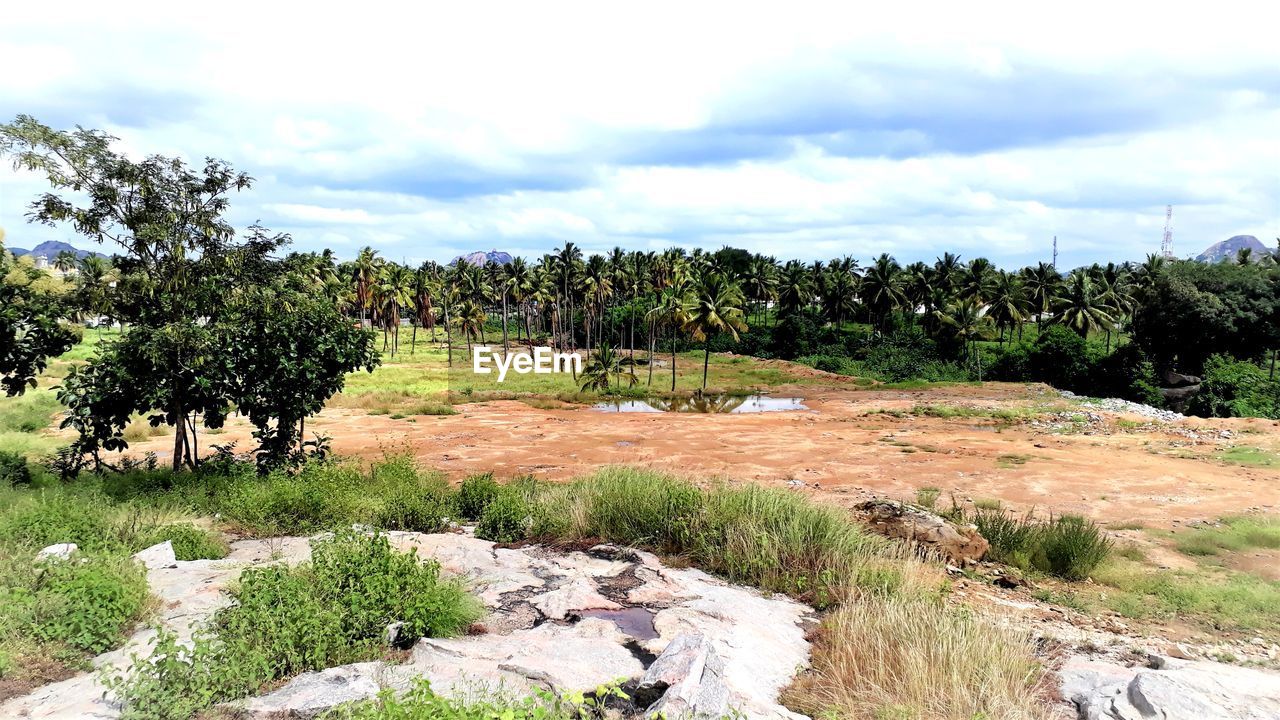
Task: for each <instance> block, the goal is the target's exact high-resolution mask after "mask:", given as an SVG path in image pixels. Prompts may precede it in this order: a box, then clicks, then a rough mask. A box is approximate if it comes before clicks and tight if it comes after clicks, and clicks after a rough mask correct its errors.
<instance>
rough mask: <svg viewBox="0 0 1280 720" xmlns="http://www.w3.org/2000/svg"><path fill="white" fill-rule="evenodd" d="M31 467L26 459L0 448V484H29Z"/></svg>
mask: <svg viewBox="0 0 1280 720" xmlns="http://www.w3.org/2000/svg"><path fill="white" fill-rule="evenodd" d="M30 484H31V468H30V467H28V466H27V459H26V458H25V457H23V456H21V455H19V454H18V453H12V452H7V451H5V450H0V486H3V485H30Z"/></svg>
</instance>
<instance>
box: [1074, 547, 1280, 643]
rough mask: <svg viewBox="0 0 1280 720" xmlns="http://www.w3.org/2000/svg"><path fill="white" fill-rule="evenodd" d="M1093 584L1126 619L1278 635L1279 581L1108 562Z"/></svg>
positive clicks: (1225, 572) (1213, 571)
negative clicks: (1101, 587) (1176, 621)
mask: <svg viewBox="0 0 1280 720" xmlns="http://www.w3.org/2000/svg"><path fill="white" fill-rule="evenodd" d="M1093 579H1094V580H1095V581H1096V582H1098V583H1100V584H1102V585H1104V586H1107V588H1109V589H1110V590H1109V591H1108V592H1106V593H1105V599H1103V600H1102V602H1104V603H1105V604H1106V605H1107V606H1108V607H1109V608H1111V609H1112V610H1114V611H1115V612H1118V613H1120V614H1121V615H1124V616H1126V617H1130V618H1135V619H1147V620H1172V619H1175V618H1177V619H1180V620H1183V621H1191V622H1194V623H1196V624H1198V625H1201V626H1203V627H1206V628H1209V629H1212V630H1219V631H1249V632H1268V633H1274V632H1278V631H1280V613H1277V612H1276V608H1278V607H1280V582H1274V581H1268V580H1265V579H1263V578H1260V577H1257V576H1255V575H1251V574H1248V573H1243V572H1236V571H1231V570H1226V569H1221V568H1213V567H1206V566H1200V567H1199V568H1197V569H1195V570H1177V571H1166V570H1155V569H1153V568H1151V567H1149V566H1147V565H1145V564H1143V563H1141V562H1138V561H1133V560H1130V559H1128V558H1124V557H1112V558H1111V559H1110V560H1108V561H1107V562H1106V563H1105V564H1103V565H1102V566H1101V567H1099V568H1098V570H1097V571H1096V572H1095V573H1094V574H1093Z"/></svg>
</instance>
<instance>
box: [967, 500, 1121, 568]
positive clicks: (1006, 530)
mask: <svg viewBox="0 0 1280 720" xmlns="http://www.w3.org/2000/svg"><path fill="white" fill-rule="evenodd" d="M969 519H970V520H972V522H973V523H974V524H975V525H977V526H978V532H979V533H980V534H981V535H982V536H983V537H984V538H986V539H987V541H988V542H989V543H991V549H990V551H989V553H988V554H989V556H990V557H991V559H993V560H995V561H996V562H1002V563H1005V564H1008V565H1013V566H1014V567H1018V568H1021V569H1023V570H1038V571H1040V572H1045V573H1049V574H1051V575H1056V576H1058V577H1060V578H1063V579H1066V580H1084V579H1085V578H1087V577H1089V575H1090V573H1092V572H1093V571H1094V570H1095V569H1096V568H1097V567H1098V566H1099V565H1100V564H1101V563H1102V562H1103V561H1104V560H1106V559H1107V558H1108V557H1109V556H1110V555H1111V554H1112V551H1113V546H1112V543H1111V541H1110V539H1108V538H1107V536H1106V534H1105V533H1104V532H1103V531H1102V530H1101V529H1100V528H1099V527H1098V526H1097V525H1095V524H1094V523H1093V522H1092V521H1091V520H1088V519H1087V518H1084V517H1081V516H1079V515H1058V516H1056V517H1053V518H1050V519H1049V520H1047V521H1041V520H1037V519H1035V518H1033V517H1031V516H1030V515H1024V516H1021V517H1019V516H1017V515H1014V514H1013V513H1010V512H1007V511H1005V510H999V509H985V510H984V509H980V510H978V511H977V512H976V513H974V515H973V517H972V518H969Z"/></svg>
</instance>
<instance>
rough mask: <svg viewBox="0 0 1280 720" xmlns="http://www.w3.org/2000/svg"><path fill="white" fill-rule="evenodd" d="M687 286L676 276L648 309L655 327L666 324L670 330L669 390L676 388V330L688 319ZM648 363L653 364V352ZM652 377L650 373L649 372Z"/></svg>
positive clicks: (673, 390) (672, 390)
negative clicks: (651, 307)
mask: <svg viewBox="0 0 1280 720" xmlns="http://www.w3.org/2000/svg"><path fill="white" fill-rule="evenodd" d="M688 296H689V287H688V285H687V284H686V283H685V282H684V280H683V278H677V279H676V281H675V282H674V284H672V285H671V286H670V287H668V288H667V289H666V290H663V291H662V294H661V295H660V296H658V302H657V304H656V305H654V307H653V309H652V310H650V311H649V317H650V318H651V319H652V321H653V323H654V325H655V327H658V326H666V327H667V328H668V329H670V331H671V392H675V390H676V331H677V330H678V329H680V328H683V327H684V325H685V323H686V322H687V321H688V319H689V298H688ZM649 365H650V367H652V365H653V353H652V352H651V353H650V354H649ZM650 377H651V378H652V373H650Z"/></svg>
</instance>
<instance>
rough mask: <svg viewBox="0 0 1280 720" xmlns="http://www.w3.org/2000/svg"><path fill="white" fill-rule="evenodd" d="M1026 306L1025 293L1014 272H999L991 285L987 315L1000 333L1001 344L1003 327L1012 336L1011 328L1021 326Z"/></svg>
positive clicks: (1025, 313) (1002, 342) (1001, 342)
mask: <svg viewBox="0 0 1280 720" xmlns="http://www.w3.org/2000/svg"><path fill="white" fill-rule="evenodd" d="M1028 307H1029V304H1028V302H1027V298H1026V293H1025V292H1023V289H1022V283H1021V281H1020V280H1019V279H1018V276H1017V275H1016V274H1014V273H1006V272H999V273H998V274H997V275H996V279H995V283H994V284H993V285H992V289H991V300H990V305H988V306H987V316H988V317H990V318H991V321H992V322H993V323H995V326H996V330H997V332H999V334H1000V344H1001V345H1003V344H1004V331H1005V329H1006V328H1008V329H1009V330H1010V333H1009V334H1010V336H1012V335H1013V333H1012V330H1013V328H1014V327H1021V325H1022V321H1023V320H1025V319H1026V317H1027V308H1028Z"/></svg>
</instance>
